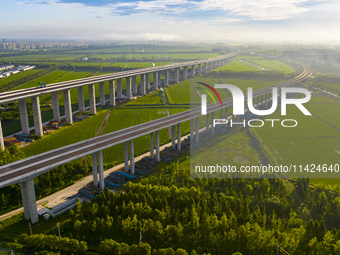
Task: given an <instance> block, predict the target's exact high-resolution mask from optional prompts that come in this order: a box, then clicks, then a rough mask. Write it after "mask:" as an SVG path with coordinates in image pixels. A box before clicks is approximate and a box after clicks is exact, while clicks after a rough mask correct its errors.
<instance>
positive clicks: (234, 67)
mask: <svg viewBox="0 0 340 255" xmlns="http://www.w3.org/2000/svg"><path fill="white" fill-rule="evenodd" d="M217 71H234V72H252V71H261V70H260V69H259V68H257V67H254V66H251V65H248V64H246V63H244V62H240V61H237V60H234V61H233V62H231V63H228V64H226V65H225V66H222V67H220V68H219V69H217Z"/></svg>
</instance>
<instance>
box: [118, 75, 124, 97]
mask: <svg viewBox="0 0 340 255" xmlns="http://www.w3.org/2000/svg"><path fill="white" fill-rule="evenodd" d="M117 97H118V98H122V97H123V90H122V78H119V79H117Z"/></svg>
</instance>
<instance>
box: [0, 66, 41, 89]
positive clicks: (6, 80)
mask: <svg viewBox="0 0 340 255" xmlns="http://www.w3.org/2000/svg"><path fill="white" fill-rule="evenodd" d="M41 70H42V69H38V68H36V69H33V70H28V71H25V72H20V73H17V74H13V75H11V76H9V77H6V78H1V79H0V87H2V86H3V85H5V84H7V83H10V82H12V81H15V80H20V79H21V78H25V77H27V76H29V75H32V74H35V73H38V72H40V71H41Z"/></svg>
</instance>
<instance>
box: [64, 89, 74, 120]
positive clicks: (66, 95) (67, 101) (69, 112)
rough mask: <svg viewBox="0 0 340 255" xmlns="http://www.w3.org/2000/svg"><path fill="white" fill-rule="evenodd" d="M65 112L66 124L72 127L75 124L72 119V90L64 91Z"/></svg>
mask: <svg viewBox="0 0 340 255" xmlns="http://www.w3.org/2000/svg"><path fill="white" fill-rule="evenodd" d="M63 95H64V110H65V119H66V124H68V125H71V124H72V123H73V119H72V105H71V94H70V90H69V89H68V90H64V91H63Z"/></svg>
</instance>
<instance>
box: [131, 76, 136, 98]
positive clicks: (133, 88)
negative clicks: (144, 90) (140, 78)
mask: <svg viewBox="0 0 340 255" xmlns="http://www.w3.org/2000/svg"><path fill="white" fill-rule="evenodd" d="M132 94H134V95H137V76H136V75H134V76H132Z"/></svg>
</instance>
